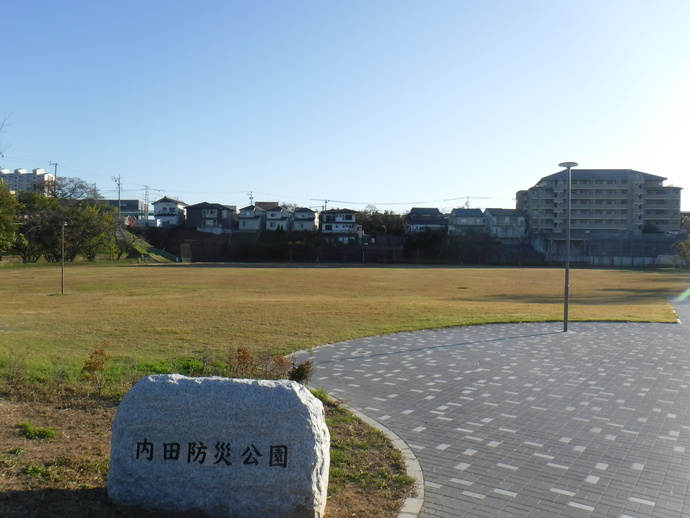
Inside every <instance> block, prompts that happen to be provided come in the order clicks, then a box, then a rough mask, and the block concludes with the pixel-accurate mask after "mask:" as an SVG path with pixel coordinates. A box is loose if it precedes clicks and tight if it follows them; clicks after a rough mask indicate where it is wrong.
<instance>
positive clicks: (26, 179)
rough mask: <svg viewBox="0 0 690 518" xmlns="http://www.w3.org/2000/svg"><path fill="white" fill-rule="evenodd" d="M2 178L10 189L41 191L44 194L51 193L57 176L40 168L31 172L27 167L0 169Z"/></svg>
mask: <svg viewBox="0 0 690 518" xmlns="http://www.w3.org/2000/svg"><path fill="white" fill-rule="evenodd" d="M0 180H4V182H5V185H6V186H7V188H8V189H9V190H10V191H31V192H40V193H42V194H44V195H48V194H50V193H51V192H52V187H53V185H54V184H55V176H54V175H52V174H50V173H46V172H45V171H44V170H43V169H40V168H39V169H34V170H33V171H31V172H27V170H26V169H15V170H14V171H10V170H9V169H0Z"/></svg>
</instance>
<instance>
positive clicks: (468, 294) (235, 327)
mask: <svg viewBox="0 0 690 518" xmlns="http://www.w3.org/2000/svg"><path fill="white" fill-rule="evenodd" d="M689 280H690V276H689V275H688V273H687V272H680V271H677V270H671V271H625V270H572V271H571V289H570V295H571V298H570V318H571V320H620V321H660V322H671V321H674V320H675V315H674V314H673V311H672V308H671V307H670V305H669V304H668V302H667V298H668V297H672V296H675V295H677V294H679V293H681V292H682V291H683V290H685V289H686V288H687V286H688V283H689ZM59 293H60V270H59V269H58V268H49V267H46V268H31V269H0V360H2V359H3V358H5V359H6V358H8V357H9V356H10V355H11V354H14V355H17V354H21V355H26V356H27V358H28V362H29V364H30V365H31V367H32V368H34V369H49V368H52V367H51V364H54V363H55V364H61V365H64V366H66V367H68V368H69V369H75V368H78V367H80V366H81V365H82V364H83V361H84V359H85V358H86V357H87V356H88V353H89V352H90V351H91V350H93V349H94V348H95V347H96V346H98V345H99V344H100V343H102V342H103V341H105V340H108V341H109V342H110V349H111V354H112V355H113V357H114V359H115V360H116V361H117V360H118V359H120V360H123V359H125V358H127V359H128V360H127V361H131V360H132V359H135V358H136V360H137V361H138V362H139V363H144V362H156V361H163V360H169V359H170V358H172V357H180V356H189V355H192V354H194V353H195V352H196V353H198V352H199V351H201V350H204V349H209V350H211V351H213V352H215V353H217V354H223V355H224V354H226V353H227V351H229V350H232V351H234V350H235V349H236V348H237V347H239V346H244V347H248V348H249V349H251V350H253V351H255V352H273V353H275V352H291V351H294V350H298V349H302V348H306V347H312V346H318V345H321V344H324V343H328V342H335V341H340V340H345V339H351V338H356V337H362V336H368V335H376V334H383V333H391V332H396V331H408V330H415V329H422V328H434V327H444V326H454V325H467V324H478V323H487V322H527V321H547V320H559V319H562V316H563V271H562V270H561V269H544V268H538V269H537V268H535V269H514V268H238V267H196V266H193V265H184V266H161V267H147V266H142V267H139V266H132V267H112V266H97V267H69V268H67V270H66V289H65V295H64V296H62V295H59Z"/></svg>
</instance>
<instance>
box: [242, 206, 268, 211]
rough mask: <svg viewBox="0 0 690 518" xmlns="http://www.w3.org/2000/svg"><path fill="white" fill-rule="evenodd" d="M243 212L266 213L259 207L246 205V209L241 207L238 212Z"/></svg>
mask: <svg viewBox="0 0 690 518" xmlns="http://www.w3.org/2000/svg"><path fill="white" fill-rule="evenodd" d="M243 210H251V211H254V212H256V211H257V210H258V211H261V212H266V211H265V210H264V209H262V208H261V207H257V206H256V205H247V206H246V207H242V208H241V209H240V211H243Z"/></svg>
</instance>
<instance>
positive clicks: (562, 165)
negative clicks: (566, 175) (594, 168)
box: [558, 162, 578, 167]
mask: <svg viewBox="0 0 690 518" xmlns="http://www.w3.org/2000/svg"><path fill="white" fill-rule="evenodd" d="M577 166H578V163H577V162H561V163H560V164H558V167H577Z"/></svg>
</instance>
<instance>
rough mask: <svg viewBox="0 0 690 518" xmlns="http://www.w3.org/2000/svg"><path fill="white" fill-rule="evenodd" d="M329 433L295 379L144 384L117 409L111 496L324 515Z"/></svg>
mask: <svg viewBox="0 0 690 518" xmlns="http://www.w3.org/2000/svg"><path fill="white" fill-rule="evenodd" d="M329 447H330V436H329V433H328V428H327V427H326V422H325V417H324V412H323V405H322V404H321V402H320V401H319V400H318V399H317V398H315V397H314V396H313V395H312V394H311V392H309V390H307V389H306V388H304V387H303V386H302V385H300V384H299V383H295V382H293V381H286V380H281V381H265V380H247V379H228V378H219V377H212V378H188V377H186V376H182V375H179V374H170V375H156V376H148V377H146V378H144V379H142V380H140V381H139V382H138V383H137V384H136V385H135V386H134V387H133V388H132V389H131V390H130V391H129V392H128V393H127V395H126V396H125V398H124V399H123V400H122V402H121V403H120V406H119V407H118V410H117V414H116V416H115V421H114V423H113V438H112V450H111V461H110V474H109V476H108V495H109V496H110V498H111V499H112V500H113V501H114V502H116V503H118V504H122V505H131V506H141V507H145V508H153V509H160V510H163V511H168V512H183V511H197V512H198V511H201V512H203V513H206V514H208V515H210V516H221V517H233V518H257V517H272V518H307V517H308V518H321V517H322V516H323V513H324V509H325V507H326V490H327V486H328V468H329V461H330V457H329Z"/></svg>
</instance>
